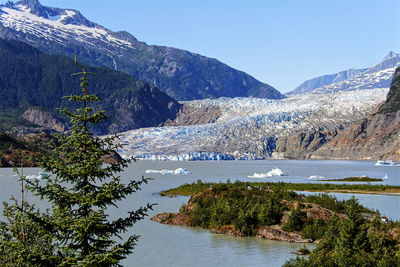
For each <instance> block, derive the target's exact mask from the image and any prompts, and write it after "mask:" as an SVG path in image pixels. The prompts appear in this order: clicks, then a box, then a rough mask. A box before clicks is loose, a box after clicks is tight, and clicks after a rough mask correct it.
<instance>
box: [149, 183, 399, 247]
mask: <svg viewBox="0 0 400 267" xmlns="http://www.w3.org/2000/svg"><path fill="white" fill-rule="evenodd" d="M316 187H317V188H316ZM318 187H319V188H318ZM336 187H337V188H336ZM317 189H319V190H321V189H325V190H332V191H333V190H344V189H346V190H351V191H352V192H353V191H354V190H359V191H366V192H370V191H374V192H382V191H386V190H394V189H395V190H400V187H390V186H381V185H380V186H376V185H333V184H287V183H247V182H239V181H237V182H235V183H215V184H212V183H202V182H201V181H200V180H199V181H197V182H196V183H193V184H185V185H182V186H180V187H177V188H174V189H171V190H167V191H164V192H162V193H161V195H163V196H171V195H190V196H191V198H190V199H189V201H188V203H187V204H186V205H183V206H181V207H180V211H179V213H161V214H158V215H156V216H155V217H153V218H152V220H154V221H157V222H160V223H164V224H174V225H183V226H195V227H201V228H207V229H210V230H211V232H213V233H221V234H229V235H234V236H258V237H263V238H267V239H274V240H281V241H287V242H299V243H312V242H316V241H318V240H320V239H322V238H323V237H324V233H325V232H326V230H327V228H329V226H330V225H331V224H335V223H337V222H338V221H340V220H342V219H343V218H345V217H346V208H347V207H348V206H349V205H350V203H351V202H352V201H354V199H353V200H346V201H345V200H344V201H339V200H337V199H336V198H335V197H333V196H330V195H327V194H317V195H308V196H306V195H304V194H301V193H296V192H294V191H293V190H296V191H305V190H309V191H312V190H317ZM321 191H322V190H321ZM354 205H355V207H356V208H357V209H358V210H359V211H360V213H362V216H363V217H364V218H366V219H373V218H374V216H375V217H378V218H379V215H378V214H377V213H376V212H375V211H373V210H370V209H368V208H366V207H363V206H361V205H359V204H358V203H356V204H354Z"/></svg>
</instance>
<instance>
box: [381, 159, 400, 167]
mask: <svg viewBox="0 0 400 267" xmlns="http://www.w3.org/2000/svg"><path fill="white" fill-rule="evenodd" d="M375 166H399V163H397V162H396V161H393V160H378V161H377V162H376V163H375Z"/></svg>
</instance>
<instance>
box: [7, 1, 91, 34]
mask: <svg viewBox="0 0 400 267" xmlns="http://www.w3.org/2000/svg"><path fill="white" fill-rule="evenodd" d="M3 7H6V8H9V9H12V10H16V11H19V12H23V13H26V14H32V15H35V16H38V17H41V18H45V19H48V20H53V21H58V22H61V23H62V24H64V25H67V24H71V25H81V26H86V27H90V28H92V27H95V26H96V24H95V23H93V22H91V21H89V20H88V19H86V18H85V17H84V16H83V15H82V14H81V13H80V12H79V11H77V10H73V9H61V8H55V7H47V6H43V5H42V4H40V2H39V1H38V0H20V1H18V2H15V3H14V2H12V1H8V2H7V3H6V4H5V5H0V8H3ZM1 12H3V13H4V12H5V13H7V11H4V10H1ZM1 12H0V13H1Z"/></svg>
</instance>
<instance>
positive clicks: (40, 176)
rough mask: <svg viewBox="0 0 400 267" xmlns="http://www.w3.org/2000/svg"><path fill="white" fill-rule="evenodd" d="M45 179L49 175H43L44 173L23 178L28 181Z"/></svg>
mask: <svg viewBox="0 0 400 267" xmlns="http://www.w3.org/2000/svg"><path fill="white" fill-rule="evenodd" d="M47 177H49V175H48V174H47V173H44V172H38V174H37V175H34V174H33V175H27V176H25V179H28V180H34V179H43V178H47Z"/></svg>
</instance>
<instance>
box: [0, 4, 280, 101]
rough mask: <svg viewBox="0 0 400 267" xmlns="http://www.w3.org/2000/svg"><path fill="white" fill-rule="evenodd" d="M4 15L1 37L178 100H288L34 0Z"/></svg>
mask: <svg viewBox="0 0 400 267" xmlns="http://www.w3.org/2000/svg"><path fill="white" fill-rule="evenodd" d="M9 3H10V2H9ZM30 7H32V8H30ZM0 10H2V12H1V13H0V25H1V26H3V27H1V28H0V37H2V38H4V39H17V40H20V41H25V42H28V43H29V44H31V45H33V46H35V47H36V48H38V49H39V50H41V51H43V52H46V53H50V54H62V55H66V56H69V57H71V56H72V54H73V52H74V51H75V52H77V55H78V57H79V58H80V59H81V61H83V62H84V63H86V64H90V65H97V66H99V65H100V66H105V67H109V68H112V69H115V70H119V71H122V72H125V73H128V74H130V75H132V76H133V77H135V78H136V79H139V80H144V81H146V82H148V83H150V84H152V85H154V86H156V87H158V88H160V89H161V90H163V91H165V92H166V93H167V94H169V95H170V96H172V97H174V98H175V99H178V100H193V99H203V98H218V97H223V96H225V97H238V96H241V97H246V96H253V97H261V98H272V99H282V98H285V96H283V95H282V94H281V93H280V92H279V91H277V90H276V89H275V88H273V87H272V86H270V85H267V84H264V83H261V82H260V81H258V80H256V79H255V78H253V77H252V76H250V75H248V74H246V73H244V72H241V71H238V70H235V69H233V68H231V67H229V66H228V65H226V64H224V63H222V62H220V61H218V60H216V59H212V58H207V57H205V56H201V55H199V54H195V53H191V52H189V51H185V50H181V49H176V48H171V47H165V46H155V45H147V44H146V43H144V42H140V41H138V40H137V39H136V38H135V37H134V36H132V35H130V34H129V33H127V32H124V31H120V32H112V31H111V30H108V29H107V28H105V27H103V26H101V25H99V24H96V23H93V22H90V21H88V20H86V19H84V17H83V16H82V17H80V16H81V14H80V13H79V11H74V10H70V9H58V8H49V7H44V6H42V5H40V3H39V1H30V0H23V1H19V2H17V3H15V4H14V3H12V4H11V3H10V4H6V5H1V6H0ZM32 12H33V13H32ZM46 12H47V13H46ZM51 12H52V13H51ZM34 13H35V14H34ZM50 13H51V16H49V14H50ZM36 14H38V15H41V16H38V15H36ZM49 18H51V19H49Z"/></svg>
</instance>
